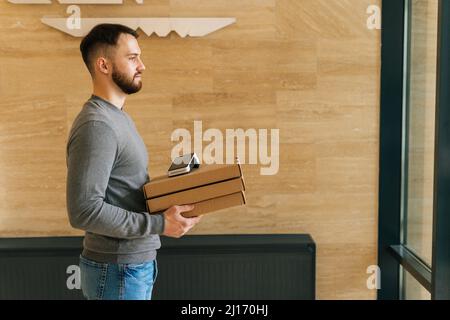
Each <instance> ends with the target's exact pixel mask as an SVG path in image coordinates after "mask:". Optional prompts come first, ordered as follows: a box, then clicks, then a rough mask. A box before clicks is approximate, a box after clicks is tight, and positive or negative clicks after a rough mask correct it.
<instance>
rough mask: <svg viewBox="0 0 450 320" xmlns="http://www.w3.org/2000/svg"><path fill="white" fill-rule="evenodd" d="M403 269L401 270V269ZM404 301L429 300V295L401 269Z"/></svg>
mask: <svg viewBox="0 0 450 320" xmlns="http://www.w3.org/2000/svg"><path fill="white" fill-rule="evenodd" d="M402 269H403V268H402ZM403 284H404V287H403V288H404V297H403V298H404V300H431V294H430V293H429V292H428V291H427V289H425V288H424V287H423V286H422V285H421V284H420V283H419V282H418V281H417V280H416V279H414V277H413V276H412V275H410V274H409V272H407V271H406V270H404V269H403Z"/></svg>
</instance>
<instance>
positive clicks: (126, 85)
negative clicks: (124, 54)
mask: <svg viewBox="0 0 450 320" xmlns="http://www.w3.org/2000/svg"><path fill="white" fill-rule="evenodd" d="M135 77H136V75H135V76H134V77H133V78H132V79H130V78H128V77H127V75H126V74H123V73H120V72H119V71H117V68H116V67H115V66H114V67H113V73H112V79H113V81H114V83H115V84H116V85H117V86H118V87H119V88H120V89H121V90H122V91H123V92H124V93H126V94H133V93H136V92H139V90H141V88H142V82H141V81H138V82H137V83H135V82H134V79H135Z"/></svg>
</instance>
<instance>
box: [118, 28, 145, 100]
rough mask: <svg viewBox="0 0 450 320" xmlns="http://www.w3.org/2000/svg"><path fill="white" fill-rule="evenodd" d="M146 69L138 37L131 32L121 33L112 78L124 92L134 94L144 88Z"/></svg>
mask: <svg viewBox="0 0 450 320" xmlns="http://www.w3.org/2000/svg"><path fill="white" fill-rule="evenodd" d="M144 70H145V65H144V63H143V62H142V60H141V49H140V48H139V44H138V42H137V40H136V38H135V37H133V36H132V35H131V34H124V33H123V34H121V35H120V37H119V40H118V41H117V46H116V48H115V54H114V58H113V61H112V74H111V75H112V80H113V81H114V83H115V84H116V85H117V86H118V87H119V88H120V89H121V90H122V91H123V92H124V93H126V94H133V93H136V92H138V91H139V90H141V88H142V79H141V75H142V73H143V72H144Z"/></svg>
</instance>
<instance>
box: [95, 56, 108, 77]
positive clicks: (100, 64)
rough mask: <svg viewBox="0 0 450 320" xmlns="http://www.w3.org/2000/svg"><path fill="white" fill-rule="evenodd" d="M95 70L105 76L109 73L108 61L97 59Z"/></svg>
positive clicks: (101, 58) (102, 58)
mask: <svg viewBox="0 0 450 320" xmlns="http://www.w3.org/2000/svg"><path fill="white" fill-rule="evenodd" d="M95 64H96V67H97V70H98V71H99V72H100V73H102V74H104V75H107V74H109V73H110V70H111V67H110V64H109V61H108V60H107V59H105V58H104V57H98V58H97V61H96V62H95Z"/></svg>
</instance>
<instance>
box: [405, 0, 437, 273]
mask: <svg viewBox="0 0 450 320" xmlns="http://www.w3.org/2000/svg"><path fill="white" fill-rule="evenodd" d="M410 4H411V6H410V43H409V48H410V52H409V59H410V64H409V79H408V81H409V83H408V85H409V92H408V93H407V94H408V105H407V109H406V110H407V124H408V125H407V127H406V128H407V130H406V134H407V137H406V141H407V149H406V157H407V159H406V166H407V167H406V169H407V170H406V177H405V178H406V180H405V182H406V190H405V191H406V192H405V195H406V200H405V204H406V208H405V214H406V217H405V218H406V230H405V231H406V234H405V236H406V237H405V244H406V245H407V246H408V248H410V249H411V250H412V251H413V252H415V253H416V254H417V255H418V256H419V257H421V259H423V260H424V261H425V262H426V263H428V264H429V265H430V266H431V257H432V254H431V251H432V231H433V229H432V225H433V189H434V188H433V181H434V136H435V106H436V61H437V17H438V0H413V1H411V2H410Z"/></svg>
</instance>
